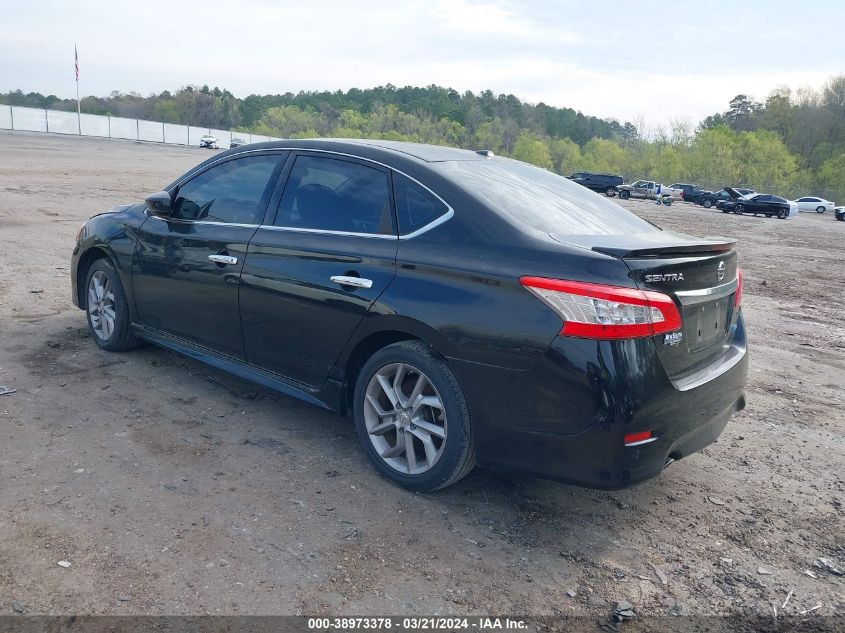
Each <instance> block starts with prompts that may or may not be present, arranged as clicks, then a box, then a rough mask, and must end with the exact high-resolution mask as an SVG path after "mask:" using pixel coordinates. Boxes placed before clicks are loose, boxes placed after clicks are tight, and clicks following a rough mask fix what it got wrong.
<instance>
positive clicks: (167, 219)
mask: <svg viewBox="0 0 845 633" xmlns="http://www.w3.org/2000/svg"><path fill="white" fill-rule="evenodd" d="M144 213H146V214H147V216H148V217H151V218H154V219H156V220H161V221H162V222H168V223H170V222H173V223H174V224H208V225H214V226H239V227H241V228H244V229H257V228H258V227H259V226H262V225H260V224H239V223H237V222H211V221H209V220H183V219H182V218H170V217H167V216H162V215H153V214H152V213H150V211H149V209H144Z"/></svg>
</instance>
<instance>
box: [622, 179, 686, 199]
mask: <svg viewBox="0 0 845 633" xmlns="http://www.w3.org/2000/svg"><path fill="white" fill-rule="evenodd" d="M658 187H659V188H660V197H661V199H664V200H665V199H666V198H669V199H672V198H675V197H679V196H680V190H678V192H677V193H676V192H675V190H674V189H672V188H671V187H667V186H665V185H661V184H660V183H657V182H654V181H653V180H638V181H637V182H635V183H632V184H630V185H622V186H620V187H618V189H619V197H620V198H622V199H623V200H627V199H628V198H646V199H647V200H657V190H658Z"/></svg>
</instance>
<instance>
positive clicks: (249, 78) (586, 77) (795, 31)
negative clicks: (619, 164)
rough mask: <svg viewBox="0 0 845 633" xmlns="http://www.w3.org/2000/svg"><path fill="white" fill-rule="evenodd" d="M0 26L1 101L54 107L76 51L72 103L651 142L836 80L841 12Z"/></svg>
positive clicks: (46, 9)
mask: <svg viewBox="0 0 845 633" xmlns="http://www.w3.org/2000/svg"><path fill="white" fill-rule="evenodd" d="M0 16H1V17H0V92H6V91H8V90H14V89H21V90H23V91H24V92H30V91H32V92H41V93H44V94H55V95H57V96H59V97H73V96H74V95H75V90H76V86H75V83H74V73H73V46H74V42H75V43H76V45H77V47H78V50H79V64H80V91H81V93H82V95H83V96H84V95H89V94H94V95H99V96H104V95H107V94H108V93H110V92H111V91H113V90H119V91H121V92H129V91H136V92H139V93H141V94H145V95H146V94H149V93H152V92H160V91H162V90H165V89H167V90H174V89H177V88H179V87H180V86H184V85H186V84H194V85H202V84H208V85H209V86H212V87H213V86H219V87H220V88H228V89H229V90H230V91H231V92H233V93H234V94H235V95H237V96H239V97H245V96H247V95H249V94H253V93H256V94H276V93H284V92H298V91H300V90H324V89H328V90H337V89H342V90H346V89H349V88H352V87H357V88H368V87H373V86H378V85H384V84H387V83H392V84H394V85H396V86H405V85H414V86H425V85H429V84H438V85H441V86H447V87H452V88H454V89H456V90H458V91H459V92H463V91H466V90H471V91H473V92H479V91H481V90H485V89H490V90H493V91H494V92H496V93H513V94H515V95H516V96H517V97H519V98H521V99H523V100H525V101H528V102H531V103H538V102H541V101H542V102H544V103H546V104H549V105H553V106H558V107H571V108H574V109H576V110H580V111H582V112H584V113H585V114H592V115H596V116H601V117H607V118H615V119H618V120H620V121H635V122H644V123H645V124H646V126H647V127H655V126H661V125H666V124H667V123H668V122H669V121H670V120H672V119H676V120H677V119H682V120H688V121H690V122H692V123H697V122H698V121H699V120H700V119H702V118H703V117H705V116H707V115H708V114H712V113H714V112H722V111H724V110H726V109H727V104H728V101H729V100H730V99H731V98H732V97H733V96H735V95H737V94H740V93H743V94H748V95H751V96H753V97H755V98H757V99H759V100H763V99H765V96H766V95H767V94H768V93H769V92H770V91H771V90H773V89H775V88H777V87H780V86H789V87H790V88H793V89H798V88H800V87H812V88H820V87H821V86H822V85H823V84H824V82H825V81H826V80H827V79H828V78H829V77H830V76H832V75H835V74H841V73H845V46H843V45H842V36H841V33H840V31H841V28H842V25H843V24H845V2H843V1H842V0H806V1H804V2H796V1H795V0H791V1H790V2H782V1H780V0H770V1H767V2H766V1H757V0H744V1H743V2H736V0H733V1H732V2H721V1H718V0H713V1H710V0H698V1H696V0H674V1H669V0H639V1H637V2H625V1H624V0H617V1H610V0H590V1H575V0H572V1H569V0H549V1H545V2H541V1H537V2H528V1H516V0H429V1H424V0H408V1H403V0H386V1H382V0H372V1H370V0H353V1H347V2H344V1H342V0H295V1H288V0H227V1H225V2H224V1H220V0H204V1H202V2H195V1H183V0H167V1H165V0H145V1H144V2H127V1H124V0H111V1H110V2H85V1H73V0H61V1H57V0H39V2H28V3H24V2H20V0H0ZM837 40H838V41H837Z"/></svg>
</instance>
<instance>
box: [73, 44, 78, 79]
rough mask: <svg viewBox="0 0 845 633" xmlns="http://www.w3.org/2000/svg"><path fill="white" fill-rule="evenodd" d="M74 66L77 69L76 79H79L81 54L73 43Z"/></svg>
mask: <svg viewBox="0 0 845 633" xmlns="http://www.w3.org/2000/svg"><path fill="white" fill-rule="evenodd" d="M73 68H74V70H76V81H79V54H78V53H77V52H76V44H74V45H73Z"/></svg>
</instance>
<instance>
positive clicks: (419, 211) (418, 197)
mask: <svg viewBox="0 0 845 633" xmlns="http://www.w3.org/2000/svg"><path fill="white" fill-rule="evenodd" d="M393 193H394V196H395V198H396V215H397V218H398V220H399V233H400V235H407V234H408V233H413V232H414V231H416V230H417V229H421V228H422V227H424V226H425V225H426V224H429V223H431V222H433V221H434V220H436V219H437V218H439V217H440V216H442V215H445V214H446V213H448V211H449V207H448V206H446V203H444V202H443V201H442V200H440V198H438V197H437V196H435V195H434V194H433V193H431V192H430V191H429V190H428V189H426V188H425V187H423V186H421V185H418V184H417V183H415V182H414V181H413V180H411V179H410V178H408V177H406V176H403V175H402V174H399V173H396V172H394V174H393Z"/></svg>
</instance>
